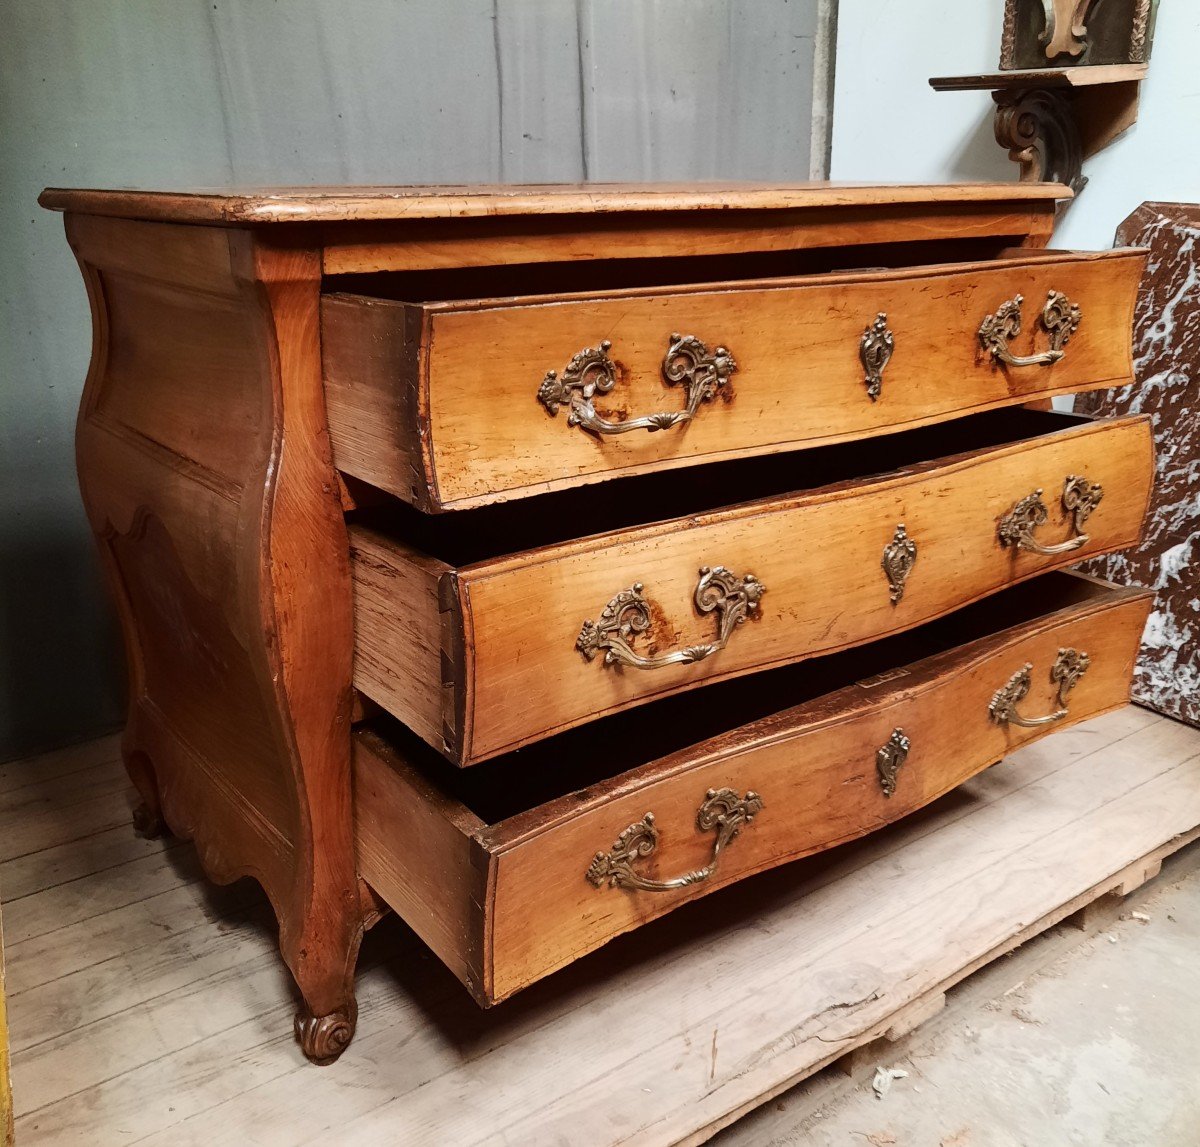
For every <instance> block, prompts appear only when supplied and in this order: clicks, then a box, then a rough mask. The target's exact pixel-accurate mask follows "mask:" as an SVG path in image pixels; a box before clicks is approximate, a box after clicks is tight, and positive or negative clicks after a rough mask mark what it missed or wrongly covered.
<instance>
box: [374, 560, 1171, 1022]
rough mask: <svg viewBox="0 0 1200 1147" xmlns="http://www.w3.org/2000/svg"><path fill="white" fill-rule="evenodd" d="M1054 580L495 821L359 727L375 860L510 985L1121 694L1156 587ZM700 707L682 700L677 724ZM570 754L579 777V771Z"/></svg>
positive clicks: (419, 918) (428, 936) (388, 892)
mask: <svg viewBox="0 0 1200 1147" xmlns="http://www.w3.org/2000/svg"><path fill="white" fill-rule="evenodd" d="M1046 583H1051V584H1050V586H1049V588H1047V585H1046ZM1041 594H1042V595H1043V596H1042V597H1040V598H1039V597H1036V596H1035V595H1034V591H1033V588H1032V587H1030V588H1029V589H1028V591H1027V593H1026V594H1025V595H1024V596H1025V599H1026V600H1027V601H1028V600H1033V601H1035V602H1036V603H1038V604H1039V605H1040V602H1041V601H1043V600H1044V601H1045V604H1046V612H1045V613H1044V614H1043V615H1042V616H1036V613H1037V606H1035V607H1034V608H1032V609H1031V608H1030V607H1029V606H1027V605H1023V604H1021V603H1020V602H1014V601H1013V600H1012V599H1011V598H1005V599H1004V603H1001V604H996V607H995V609H992V608H991V605H990V604H989V606H988V618H989V619H992V618H994V621H995V623H998V624H999V625H1000V626H1003V625H1004V623H1005V620H1006V613H1007V611H1008V610H1012V611H1013V612H1012V613H1011V614H1009V615H1007V619H1008V620H1011V621H1012V624H1011V626H1010V627H1008V628H1001V629H1000V630H999V631H993V632H992V633H991V635H990V636H983V637H980V638H978V639H976V640H972V641H970V642H969V643H968V644H966V645H963V646H960V647H958V648H949V649H948V651H945V652H940V653H936V654H934V655H932V656H929V657H926V658H924V659H923V660H917V661H909V663H908V664H905V665H900V666H897V667H896V668H895V669H893V670H891V671H889V672H884V673H881V674H878V675H877V676H874V677H872V678H869V679H867V680H864V681H860V682H858V683H857V684H850V685H847V686H846V687H843V688H838V686H839V685H845V679H843V680H841V681H836V680H835V681H831V682H830V687H831V688H832V689H836V692H830V693H828V694H827V695H825V696H822V697H818V698H816V699H814V700H808V701H806V702H805V703H803V704H800V705H797V706H795V707H793V708H790V709H784V710H782V711H780V712H776V713H775V714H774V715H772V716H768V717H766V718H763V719H761V720H758V721H755V722H753V723H751V724H747V725H741V726H740V727H737V728H733V729H732V730H731V731H729V732H726V733H723V734H721V735H718V736H716V737H714V738H711V739H708V740H705V741H702V742H701V743H699V744H695V745H693V746H691V747H689V748H685V749H683V750H681V751H678V752H675V753H673V754H672V755H669V756H666V757H659V758H658V759H651V760H650V762H649V763H647V764H644V765H641V766H640V767H638V768H634V769H631V770H630V771H627V772H625V773H623V774H621V775H618V776H614V777H613V778H612V779H611V780H606V781H602V782H600V783H598V784H594V785H592V786H591V787H589V788H585V789H581V790H580V791H577V792H571V793H567V794H566V795H563V796H560V797H558V798H556V799H552V800H550V801H549V802H547V803H544V804H540V805H536V806H535V807H532V808H529V809H527V810H526V811H523V812H518V813H516V814H515V815H512V816H510V817H509V818H508V819H505V820H499V821H498V822H496V823H491V824H487V823H485V822H483V821H481V820H480V819H479V818H478V817H477V816H476V814H475V813H473V812H471V811H469V810H468V809H467V807H466V806H465V805H463V804H461V803H458V802H457V801H456V800H454V799H453V798H451V797H450V796H448V795H447V794H446V793H445V792H444V791H442V790H441V789H439V788H438V787H437V786H436V784H435V783H434V782H432V781H430V780H429V779H427V774H426V775H423V774H422V773H421V772H420V771H418V770H417V769H416V768H414V767H413V766H412V765H411V764H410V763H409V761H408V760H406V759H405V758H404V756H403V755H402V753H400V752H399V751H397V750H396V749H395V748H394V747H393V746H392V745H391V744H389V743H388V742H385V741H383V740H382V739H381V738H380V737H379V736H378V735H377V734H375V733H372V732H360V733H358V734H357V735H356V738H355V801H356V805H355V821H356V833H357V837H358V853H359V864H360V871H361V874H362V876H363V878H364V879H365V880H366V881H367V882H368V883H369V884H370V885H371V886H372V887H373V888H375V889H376V891H378V892H379V893H380V894H381V895H382V896H383V897H384V898H385V899H386V900H387V901H388V902H389V903H390V904H392V906H393V907H395V908H396V909H397V911H399V912H400V913H401V914H402V915H403V916H404V918H405V919H406V920H407V921H408V923H409V924H410V925H411V926H412V927H413V928H415V929H416V930H417V932H418V933H419V934H420V935H421V936H422V937H423V938H424V939H425V940H426V942H427V943H429V944H430V946H431V947H433V948H434V950H435V951H436V952H437V953H438V955H439V956H440V957H441V958H442V959H443V960H444V961H445V962H446V963H447V965H448V966H449V967H450V968H451V969H452V970H453V971H454V972H455V973H456V974H457V975H458V976H459V978H460V979H462V980H463V982H464V983H466V984H467V986H468V987H469V988H470V989H471V991H472V993H473V994H474V995H475V996H476V998H477V999H478V1000H479V1001H480V1002H481V1003H483V1004H490V1003H493V1002H495V1001H497V1000H501V999H504V998H505V997H507V996H509V995H511V994H513V993H514V992H516V991H519V990H520V989H521V988H523V987H525V986H527V985H529V984H531V983H533V982H534V981H536V980H538V979H539V978H541V977H542V976H545V975H547V974H548V973H550V972H552V971H554V970H555V969H557V968H560V967H562V966H564V965H566V964H568V963H570V962H571V961H572V960H574V959H576V958H578V957H579V956H581V955H583V954H584V953H586V952H589V951H591V950H592V949H594V948H597V947H599V946H600V945H602V944H604V943H605V942H606V941H608V940H610V939H612V938H613V937H614V936H617V935H619V934H621V933H623V932H627V931H629V930H631V929H633V928H636V927H638V926H639V925H641V924H644V923H646V922H647V921H649V920H652V919H654V918H655V917H658V916H661V915H663V914H664V913H666V912H669V911H671V910H672V909H674V908H676V907H678V906H679V905H680V904H683V903H686V902H688V901H691V900H694V899H696V898H698V897H701V896H704V895H705V894H706V893H708V892H710V891H713V890H714V889H716V888H720V887H722V886H724V885H728V884H731V883H734V882H736V881H738V880H741V879H743V878H744V877H746V876H749V875H751V874H753V873H755V872H759V871H762V870H764V869H767V868H770V867H773V866H775V865H778V864H782V863H784V862H786V861H788V860H792V859H795V858H797V857H801V856H805V855H808V854H811V853H814V852H818V851H821V850H823V849H826V848H830V847H832V846H834V845H837V844H840V843H843V842H845V841H848V840H851V839H854V838H855V837H859V836H862V835H864V834H866V833H869V832H871V831H873V830H875V829H877V828H881V827H882V826H884V825H886V824H889V823H891V822H893V821H895V820H898V819H900V818H901V817H903V816H905V815H907V814H908V813H911V812H912V811H914V810H915V809H918V808H920V807H922V806H923V805H925V804H928V803H929V802H930V801H932V800H934V799H935V798H937V797H938V796H940V795H942V794H943V793H945V792H947V791H948V790H950V789H952V788H953V787H955V786H956V785H958V784H960V783H962V782H963V781H964V780H966V779H967V778H969V777H971V776H973V775H974V774H976V773H978V772H979V771H981V770H982V769H984V768H986V767H988V766H989V765H991V764H993V763H995V762H997V761H999V760H1000V759H1001V758H1003V757H1004V756H1006V755H1007V754H1009V753H1011V752H1012V751H1013V750H1014V749H1016V748H1018V747H1020V746H1022V745H1025V744H1028V743H1029V742H1030V741H1032V740H1035V739H1036V738H1038V737H1041V736H1043V735H1045V734H1046V733H1048V732H1052V731H1054V730H1056V729H1062V728H1064V727H1066V726H1068V725H1070V724H1072V723H1074V722H1077V721H1081V720H1085V719H1087V718H1089V717H1093V716H1096V715H1098V714H1100V713H1102V712H1105V711H1107V710H1109V709H1112V708H1115V707H1118V706H1120V705H1122V704H1124V703H1125V702H1126V701H1127V700H1128V696H1129V682H1130V676H1131V673H1132V667H1133V662H1134V659H1135V657H1136V654H1137V648H1138V642H1139V639H1140V636H1141V632H1142V628H1143V625H1144V624H1145V621H1146V618H1147V615H1148V613H1149V610H1150V607H1151V604H1152V600H1153V595H1152V594H1151V593H1150V592H1148V591H1130V590H1114V589H1112V588H1111V587H1106V586H1104V585H1103V583H1097V582H1093V581H1091V580H1090V579H1086V578H1082V577H1077V576H1073V575H1054V576H1052V577H1051V578H1049V579H1043V586H1042V590H1041ZM971 624H972V625H974V624H975V623H971ZM988 624H992V621H991V620H989V623H988ZM976 632H979V631H978V630H976ZM950 640H951V641H952V640H953V636H952V635H951V637H950ZM909 647H910V648H913V649H915V648H917V646H916V645H910V646H909ZM902 660H903V658H902ZM773 695H774V694H772V696H773ZM808 696H812V694H811V693H809V694H808ZM693 712H694V710H693V709H692V708H690V707H688V706H676V707H674V713H675V719H676V720H683V721H685V722H686V721H687V719H688V714H689V713H693ZM731 724H736V722H731ZM639 728H640V729H641V731H642V735H643V736H645V735H649V729H648V727H647V726H646V725H645V724H643V723H635V724H633V725H632V726H631V725H629V724H626V726H625V735H627V736H633V735H634V732H635V731H636V730H637V729H639ZM688 733H689V730H688V729H687V728H683V729H680V730H678V737H677V739H675V741H674V743H676V744H684V745H686V744H687V736H688ZM609 748H610V752H611V759H612V762H613V767H614V770H615V769H617V768H619V767H620V761H621V760H622V759H623V758H625V759H629V758H631V757H632V758H633V759H634V760H646V759H647V756H646V754H645V753H644V752H642V753H641V754H640V755H639V745H637V744H631V743H629V741H628V740H617V741H614V742H612V743H611V745H610V746H609ZM651 756H652V754H651ZM436 763H437V762H436V761H434V762H433V764H435V765H436ZM570 766H571V761H570V760H564V761H563V762H562V763H561V767H562V773H563V781H562V787H563V789H566V788H568V787H570V785H571V784H572V783H578V781H577V780H576V781H575V782H572V780H571V768H570ZM475 776H476V774H472V773H468V774H465V776H464V779H467V780H470V779H473V778H474V777H475Z"/></svg>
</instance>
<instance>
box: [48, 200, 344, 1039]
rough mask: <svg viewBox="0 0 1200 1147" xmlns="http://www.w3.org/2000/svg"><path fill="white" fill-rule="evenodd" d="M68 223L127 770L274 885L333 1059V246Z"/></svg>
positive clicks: (153, 815) (218, 869) (339, 660)
mask: <svg viewBox="0 0 1200 1147" xmlns="http://www.w3.org/2000/svg"><path fill="white" fill-rule="evenodd" d="M67 233H68V237H69V238H70V240H71V244H72V246H73V248H74V249H75V252H76V255H77V257H78V258H79V260H80V264H81V267H82V268H83V272H84V278H85V280H86V282H87V284H88V290H89V297H90V300H91V306H92V314H93V323H94V329H95V335H94V343H93V356H92V364H91V367H90V370H89V374H88V380H87V384H86V386H85V391H84V397H83V402H82V405H81V409H80V417H79V422H78V427H77V460H78V468H79V475H80V485H81V488H82V490H83V494H84V503H85V506H86V508H87V511H88V516H89V520H90V522H91V525H92V528H93V530H94V532H95V534H96V536H97V540H98V542H99V545H100V553H101V559H102V562H103V565H104V568H105V571H106V573H107V576H108V580H109V582H110V584H111V586H112V589H113V593H114V597H115V599H116V602H117V607H118V612H119V615H120V618H121V624H122V629H123V634H124V639H125V645H126V650H127V653H128V661H129V669H130V689H129V692H130V704H129V720H128V725H127V729H126V734H125V741H124V751H125V759H126V764H127V767H128V768H129V772H130V776H131V778H132V779H133V781H134V783H135V785H136V786H137V788H138V791H139V794H140V796H141V798H142V801H143V804H144V806H145V808H146V818H147V827H154V825H153V821H154V820H155V819H157V818H158V817H159V816H161V818H162V820H163V821H165V823H166V824H168V825H170V827H171V829H172V830H173V831H174V832H176V833H177V834H179V835H180V836H182V837H185V838H189V839H192V840H194V842H195V844H196V848H197V852H198V854H199V857H200V860H201V863H202V864H203V866H204V869H205V871H206V873H208V875H209V876H211V877H212V878H213V879H214V880H217V881H221V882H227V881H230V880H234V879H236V878H238V877H241V876H245V875H250V876H253V877H254V878H255V879H256V880H258V881H259V883H261V884H262V886H263V888H264V889H265V890H266V892H267V895H268V897H269V899H270V901H271V904H272V906H273V908H274V910H275V914H276V916H277V918H278V920H279V927H280V949H281V952H282V954H283V957H284V959H285V961H286V962H287V964H288V967H289V968H290V969H291V971H292V973H293V975H294V977H295V979H296V981H297V983H298V985H299V987H300V990H301V993H302V994H303V996H304V1000H305V1007H304V1010H303V1012H302V1021H304V1022H301V1023H300V1024H299V1025H298V1034H299V1035H300V1037H301V1042H302V1045H303V1047H304V1050H305V1053H306V1054H308V1055H309V1056H310V1057H311V1058H313V1059H316V1060H318V1061H319V1062H330V1061H331V1060H332V1059H334V1058H336V1056H337V1055H338V1053H339V1052H340V1051H341V1050H342V1049H343V1048H344V1047H345V1045H346V1043H347V1042H348V1041H349V1038H350V1035H351V1034H352V1033H353V1028H354V1020H355V1004H354V996H353V968H354V961H355V958H356V956H357V950H358V944H359V941H360V939H361V934H362V912H361V910H360V906H359V900H358V891H357V884H356V877H355V868H354V858H353V840H352V831H351V823H350V774H349V749H350V746H349V704H350V663H351V647H352V628H351V625H352V618H351V597H350V585H349V569H348V549H347V541H346V536H345V525H344V520H343V518H342V514H341V509H340V505H339V502H338V494H337V485H336V482H335V480H334V477H333V471H332V466H331V463H330V455H329V447H328V441H327V435H326V431H325V422H324V402H323V394H322V388H321V378H320V353H319V344H318V314H319V289H320V265H319V253H318V252H316V251H314V250H308V249H297V250H283V249H273V248H269V247H266V246H264V245H263V244H262V243H261V242H260V241H259V240H258V239H257V238H256V236H255V235H254V234H253V233H252V232H250V231H248V230H227V229H223V228H205V227H194V228H193V227H179V226H172V225H164V224H154V223H142V222H132V221H127V220H119V219H101V218H95V217H84V216H68V217H67ZM305 1017H307V1020H305Z"/></svg>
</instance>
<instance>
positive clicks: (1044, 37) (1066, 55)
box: [929, 0, 1158, 193]
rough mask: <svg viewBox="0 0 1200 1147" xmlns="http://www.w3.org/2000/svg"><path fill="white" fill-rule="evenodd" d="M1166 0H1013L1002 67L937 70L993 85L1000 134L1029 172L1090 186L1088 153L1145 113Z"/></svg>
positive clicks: (940, 84)
mask: <svg viewBox="0 0 1200 1147" xmlns="http://www.w3.org/2000/svg"><path fill="white" fill-rule="evenodd" d="M1157 8H1158V0H1005V5H1004V27H1003V32H1002V35H1001V42H1000V68H1001V70H1000V71H999V72H991V73H987V74H982V75H965V76H937V77H934V78H933V79H931V80H930V81H929V82H930V84H931V85H932V86H933V87H934V88H935V89H936V90H937V91H978V90H983V91H991V93H992V98H993V99H994V100H995V102H996V113H995V132H996V142H997V143H999V144H1000V146H1001V147H1004V148H1007V149H1008V154H1009V158H1010V159H1012V160H1013V162H1014V163H1017V164H1018V165H1019V166H1020V169H1021V179H1022V180H1034V181H1045V180H1049V181H1053V182H1056V183H1065V184H1067V185H1068V186H1069V187H1070V188H1071V190H1072V191H1074V192H1076V193H1078V192H1080V191H1082V190H1083V188H1084V185H1085V184H1086V183H1087V179H1086V178H1085V177H1084V175H1083V161H1084V160H1085V159H1087V158H1088V157H1089V156H1091V155H1094V154H1095V153H1096V152H1097V151H1099V150H1100V149H1101V148H1103V147H1105V146H1107V145H1108V144H1109V143H1111V142H1112V140H1114V139H1115V138H1116V137H1117V136H1118V135H1120V134H1121V132H1123V131H1125V130H1126V129H1127V128H1129V127H1131V126H1132V125H1133V124H1134V123H1135V122H1136V120H1137V109H1138V96H1139V90H1140V86H1141V81H1142V80H1143V79H1144V78H1145V75H1146V66H1147V62H1148V60H1149V58H1150V47H1151V43H1152V40H1153V35H1154V20H1155V16H1156V14H1157Z"/></svg>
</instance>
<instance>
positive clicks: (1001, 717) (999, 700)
mask: <svg viewBox="0 0 1200 1147" xmlns="http://www.w3.org/2000/svg"><path fill="white" fill-rule="evenodd" d="M1091 663H1092V659H1091V658H1090V657H1089V656H1088V655H1087V654H1086V653H1081V652H1080V651H1079V650H1078V649H1069V648H1068V649H1060V650H1059V651H1058V656H1057V657H1056V658H1055V659H1054V664H1053V665H1052V666H1051V667H1050V680H1051V682H1052V683H1053V684H1055V685H1057V686H1058V704H1059V708H1058V709H1057V710H1056V711H1055V712H1053V713H1050V714H1049V715H1048V716H1045V717H1023V716H1021V714H1020V713H1018V712H1017V705H1018V704H1020V702H1021V701H1022V700H1024V698H1025V696H1026V694H1027V693H1028V692H1029V688H1030V686H1031V685H1032V684H1033V666H1032V665H1031V664H1029V663H1026V664H1025V665H1023V666H1021V668H1020V669H1018V670H1017V671H1016V673H1014V674H1013V675H1012V676H1011V677H1010V678H1009V679H1008V682H1007V684H1005V685H1004V687H1003V688H1001V689H997V690H996V692H995V693H994V694H993V695H992V700H991V703H990V704H989V705H988V717H990V718H991V719H992V720H993V721H994V722H995V723H996V724H997V725H1004V724H1010V725H1020V726H1021V727H1022V728H1025V729H1036V728H1037V727H1038V726H1039V725H1052V724H1054V722H1055V721H1061V720H1062V719H1063V718H1064V717H1065V716H1066V715H1067V694H1068V693H1070V692H1071V690H1072V689H1074V688H1075V686H1076V684H1077V683H1078V681H1079V679H1080V677H1082V676H1083V675H1084V674H1085V673H1086V672H1087V668H1088V666H1089V665H1090V664H1091Z"/></svg>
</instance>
